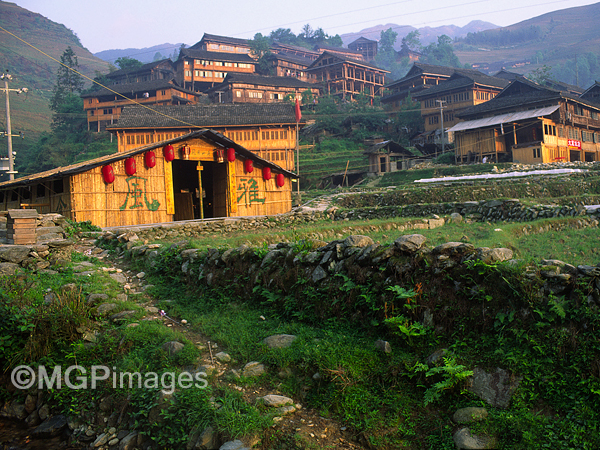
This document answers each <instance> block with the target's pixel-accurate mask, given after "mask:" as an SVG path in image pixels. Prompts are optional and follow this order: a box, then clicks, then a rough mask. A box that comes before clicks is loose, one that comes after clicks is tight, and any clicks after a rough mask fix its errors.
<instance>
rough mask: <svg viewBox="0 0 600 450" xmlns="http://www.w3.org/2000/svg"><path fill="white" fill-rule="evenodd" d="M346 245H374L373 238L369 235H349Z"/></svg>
mask: <svg viewBox="0 0 600 450" xmlns="http://www.w3.org/2000/svg"><path fill="white" fill-rule="evenodd" d="M343 244H344V246H345V247H367V246H369V245H373V244H374V242H373V239H371V238H370V237H369V236H360V235H352V236H348V237H347V238H346V239H345V240H344V242H343Z"/></svg>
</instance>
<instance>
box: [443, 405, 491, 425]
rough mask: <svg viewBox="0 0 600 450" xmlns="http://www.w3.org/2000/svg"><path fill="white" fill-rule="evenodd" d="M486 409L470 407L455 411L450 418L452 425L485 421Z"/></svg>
mask: <svg viewBox="0 0 600 450" xmlns="http://www.w3.org/2000/svg"><path fill="white" fill-rule="evenodd" d="M487 416H488V412H487V409H485V408H481V407H476V406H471V407H468V408H461V409H459V410H457V411H456V412H455V413H454V415H453V416H452V420H453V421H454V423H459V424H460V423H469V422H477V421H479V420H485V419H487Z"/></svg>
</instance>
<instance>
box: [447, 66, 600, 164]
mask: <svg viewBox="0 0 600 450" xmlns="http://www.w3.org/2000/svg"><path fill="white" fill-rule="evenodd" d="M599 93H600V92H599V87H598V86H597V85H594V86H592V87H591V88H590V89H588V90H587V91H585V92H584V93H583V94H582V96H581V97H579V96H577V95H573V94H572V93H570V92H567V91H560V90H556V89H552V88H549V87H546V86H541V85H539V84H537V83H534V82H533V81H530V80H528V79H526V78H523V77H519V78H517V79H516V80H515V81H513V82H512V83H511V84H510V85H509V86H508V87H506V88H505V89H504V90H503V91H502V92H501V93H499V94H498V95H496V96H495V98H493V99H492V100H489V101H488V102H485V103H482V104H480V105H476V106H473V107H471V108H469V109H467V110H464V111H462V112H461V113H460V118H461V119H462V120H463V121H462V122H460V123H457V124H456V125H454V126H453V127H452V128H451V129H450V130H449V132H452V133H453V134H454V143H455V149H456V157H457V160H458V162H460V163H469V162H481V161H483V159H484V158H486V160H488V161H514V162H520V163H523V164H537V163H549V162H556V161H600V157H599V152H600V103H599V102H598V97H597V95H598V94H599Z"/></svg>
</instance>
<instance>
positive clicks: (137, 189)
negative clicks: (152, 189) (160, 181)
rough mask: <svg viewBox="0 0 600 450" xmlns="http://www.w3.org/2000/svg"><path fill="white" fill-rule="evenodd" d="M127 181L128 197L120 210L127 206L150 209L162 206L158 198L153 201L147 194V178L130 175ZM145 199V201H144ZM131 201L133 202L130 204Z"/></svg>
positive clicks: (154, 209) (153, 209)
mask: <svg viewBox="0 0 600 450" xmlns="http://www.w3.org/2000/svg"><path fill="white" fill-rule="evenodd" d="M125 181H127V197H125V203H123V204H122V205H121V206H120V208H119V209H120V210H121V211H123V210H124V209H125V208H127V206H129V209H135V208H143V207H144V205H146V208H148V210H150V211H156V210H157V209H158V207H159V206H160V203H158V200H156V199H155V200H153V201H152V203H150V202H149V201H148V198H147V195H146V179H145V178H142V177H129V178H126V179H125ZM142 200H143V203H142ZM130 203H131V204H130Z"/></svg>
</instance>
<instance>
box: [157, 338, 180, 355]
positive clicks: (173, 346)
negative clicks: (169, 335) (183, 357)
mask: <svg viewBox="0 0 600 450" xmlns="http://www.w3.org/2000/svg"><path fill="white" fill-rule="evenodd" d="M184 347H185V345H184V344H182V343H181V342H177V341H169V342H165V343H164V344H163V345H162V349H163V350H164V351H166V352H167V354H168V355H169V356H173V355H176V354H177V353H179V352H180V351H181V350H183V348H184Z"/></svg>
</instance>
